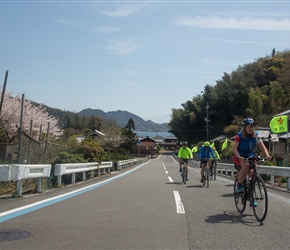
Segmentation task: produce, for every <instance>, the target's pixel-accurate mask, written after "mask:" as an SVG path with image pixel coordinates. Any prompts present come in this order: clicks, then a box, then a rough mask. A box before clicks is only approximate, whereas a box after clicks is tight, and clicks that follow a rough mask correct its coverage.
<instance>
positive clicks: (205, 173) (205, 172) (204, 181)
mask: <svg viewBox="0 0 290 250" xmlns="http://www.w3.org/2000/svg"><path fill="white" fill-rule="evenodd" d="M206 177H207V167H206V166H205V169H204V175H203V177H202V178H203V186H205V184H206V182H207V178H206Z"/></svg>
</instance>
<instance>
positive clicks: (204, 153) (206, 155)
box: [199, 141, 216, 183]
mask: <svg viewBox="0 0 290 250" xmlns="http://www.w3.org/2000/svg"><path fill="white" fill-rule="evenodd" d="M199 158H200V165H201V171H200V174H201V180H200V182H201V183H203V181H204V180H205V176H204V169H205V164H206V163H207V161H208V166H209V168H210V169H211V158H213V159H215V158H216V157H215V154H214V152H213V150H212V148H211V147H210V143H209V142H208V141H206V142H204V143H203V145H202V146H201V148H200V151H199Z"/></svg>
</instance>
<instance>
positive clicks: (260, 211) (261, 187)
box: [252, 176, 268, 222]
mask: <svg viewBox="0 0 290 250" xmlns="http://www.w3.org/2000/svg"><path fill="white" fill-rule="evenodd" d="M253 186H254V187H253V193H252V197H253V199H252V206H253V211H254V215H255V217H256V219H257V221H259V222H262V221H263V220H265V218H266V216H267V212H268V194H267V189H266V186H265V183H264V181H263V179H262V178H261V177H260V176H256V178H255V180H254V185H253ZM254 200H256V202H257V204H256V205H257V206H254Z"/></svg>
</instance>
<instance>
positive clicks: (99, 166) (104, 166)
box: [54, 161, 113, 184]
mask: <svg viewBox="0 0 290 250" xmlns="http://www.w3.org/2000/svg"><path fill="white" fill-rule="evenodd" d="M112 168H113V162H112V161H106V162H101V163H98V162H88V163H69V164H68V163H66V164H55V168H54V175H55V176H57V183H58V184H61V183H62V176H63V175H67V174H71V175H72V176H71V183H75V178H76V173H82V174H83V176H82V180H83V181H84V180H86V172H88V171H90V172H91V176H92V178H93V177H94V174H95V170H98V175H100V174H101V171H103V174H105V173H106V170H107V172H108V173H111V169H112Z"/></svg>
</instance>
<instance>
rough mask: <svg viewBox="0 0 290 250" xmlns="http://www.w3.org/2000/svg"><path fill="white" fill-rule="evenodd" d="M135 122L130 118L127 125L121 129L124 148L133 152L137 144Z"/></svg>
mask: <svg viewBox="0 0 290 250" xmlns="http://www.w3.org/2000/svg"><path fill="white" fill-rule="evenodd" d="M134 129H135V122H134V120H133V118H132V117H130V118H129V120H128V123H127V125H126V126H125V127H124V128H122V129H121V138H122V142H123V143H122V144H123V147H125V148H127V149H128V150H131V149H132V147H133V146H135V145H136V144H137V136H136V133H134V131H133V130H134Z"/></svg>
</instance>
